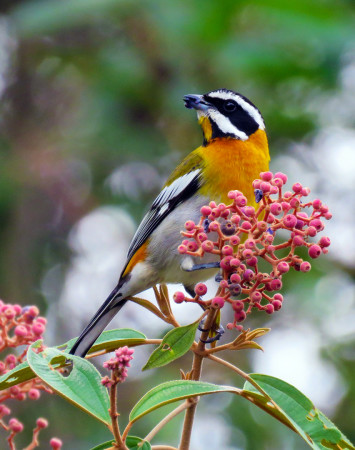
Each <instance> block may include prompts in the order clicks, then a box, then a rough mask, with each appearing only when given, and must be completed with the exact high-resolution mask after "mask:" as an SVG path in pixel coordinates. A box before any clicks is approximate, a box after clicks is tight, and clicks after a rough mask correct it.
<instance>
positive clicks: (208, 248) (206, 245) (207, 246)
mask: <svg viewBox="0 0 355 450" xmlns="http://www.w3.org/2000/svg"><path fill="white" fill-rule="evenodd" d="M201 247H202V250H203V251H204V252H206V253H210V252H212V250H213V249H214V245H213V242H212V241H204V242H202V244H201Z"/></svg>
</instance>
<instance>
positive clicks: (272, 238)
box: [174, 172, 332, 331]
mask: <svg viewBox="0 0 355 450" xmlns="http://www.w3.org/2000/svg"><path fill="white" fill-rule="evenodd" d="M286 182H287V176H286V175H285V174H283V173H281V172H278V173H275V174H273V173H272V172H262V173H261V174H260V179H257V180H254V182H253V188H254V193H255V201H256V203H255V204H256V207H254V206H248V204H247V198H246V197H245V196H244V195H243V194H242V193H241V192H240V191H230V192H229V193H228V198H229V199H231V204H229V205H225V204H224V203H220V204H216V203H215V202H213V201H212V202H210V204H209V205H206V206H203V207H202V208H201V215H202V217H201V220H200V222H199V223H198V224H195V223H194V222H193V221H191V220H189V221H187V222H186V223H185V231H183V232H182V235H183V236H184V237H185V239H184V240H183V242H182V244H181V245H180V246H179V247H178V251H179V253H180V254H183V255H191V256H193V257H197V258H203V257H204V256H205V255H206V256H208V257H209V261H211V259H213V258H215V259H214V260H215V261H220V268H221V273H220V275H219V276H217V277H216V279H217V280H218V281H219V288H218V291H217V294H216V296H215V297H214V298H213V299H212V300H207V301H203V300H202V299H201V296H203V295H205V294H206V293H207V287H206V285H205V284H203V283H198V284H197V285H196V286H195V294H196V295H195V297H194V298H188V297H186V296H185V294H184V293H183V292H176V293H175V294H174V300H175V302H176V303H181V302H183V301H186V302H196V303H199V304H201V305H202V306H212V307H215V308H222V307H223V306H224V304H225V303H226V302H227V303H229V304H230V305H231V306H232V308H233V311H234V321H233V322H232V323H229V324H228V325H227V328H229V329H232V328H236V329H237V330H239V331H241V330H242V329H243V327H242V325H240V323H241V322H243V321H244V320H245V318H246V316H247V315H248V314H250V313H251V312H252V310H253V309H257V310H260V311H265V312H266V313H267V314H272V313H273V312H274V311H278V310H280V309H281V307H282V302H283V296H282V295H281V294H280V293H279V291H280V290H281V289H282V278H283V276H284V275H285V274H286V273H287V272H289V270H290V269H294V270H297V271H300V272H308V271H309V270H310V269H311V264H310V263H309V262H308V261H304V260H303V258H302V257H300V256H299V255H298V254H297V253H298V252H299V250H300V249H301V248H302V247H304V248H306V249H307V250H308V255H309V257H310V258H311V259H316V258H318V257H319V256H320V255H321V254H322V253H323V254H326V253H328V247H329V245H330V239H329V238H328V237H326V236H323V237H320V238H319V237H318V236H317V235H318V233H319V232H321V231H323V229H324V223H323V219H326V220H329V219H331V217H332V215H331V213H330V212H329V209H328V207H327V206H326V205H324V204H323V203H322V202H321V201H320V200H319V199H316V200H313V201H308V199H307V198H306V197H308V195H309V193H310V190H309V188H307V187H303V186H302V185H301V184H300V183H295V184H294V185H293V186H292V190H288V191H286V190H285V184H286ZM284 191H285V192H284ZM312 238H317V239H318V240H317V241H316V242H313V241H312ZM265 262H266V263H267V265H266V264H265ZM196 263H197V264H198V261H197V262H196ZM261 263H262V264H261ZM265 267H269V269H265ZM266 270H267V271H266ZM218 277H219V278H218ZM275 291H276V293H275Z"/></svg>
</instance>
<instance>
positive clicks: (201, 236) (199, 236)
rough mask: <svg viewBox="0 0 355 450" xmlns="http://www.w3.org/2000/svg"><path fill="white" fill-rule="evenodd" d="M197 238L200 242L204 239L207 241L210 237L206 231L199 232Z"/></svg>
mask: <svg viewBox="0 0 355 450" xmlns="http://www.w3.org/2000/svg"><path fill="white" fill-rule="evenodd" d="M197 239H198V240H199V241H200V242H204V241H207V239H208V237H207V234H206V233H198V235H197Z"/></svg>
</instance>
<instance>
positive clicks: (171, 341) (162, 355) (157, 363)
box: [142, 321, 199, 370]
mask: <svg viewBox="0 0 355 450" xmlns="http://www.w3.org/2000/svg"><path fill="white" fill-rule="evenodd" d="M198 324H199V321H196V322H194V323H192V324H190V325H186V326H184V327H178V328H173V329H172V330H170V331H169V332H168V333H167V334H166V335H165V336H164V338H163V341H162V343H161V344H160V345H159V347H158V348H156V349H155V350H154V352H153V353H152V354H151V355H150V357H149V359H148V362H147V363H146V365H145V366H144V367H143V369H142V370H147V369H153V368H154V367H161V366H165V365H166V364H169V363H170V362H171V361H174V360H175V359H177V358H180V356H182V355H184V354H185V353H186V352H188V351H189V349H190V347H191V345H192V343H193V342H194V339H195V334H196V329H197V327H198Z"/></svg>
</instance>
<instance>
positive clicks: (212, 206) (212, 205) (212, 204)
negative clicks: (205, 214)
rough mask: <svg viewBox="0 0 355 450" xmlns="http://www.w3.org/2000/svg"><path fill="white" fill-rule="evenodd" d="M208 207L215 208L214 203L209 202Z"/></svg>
mask: <svg viewBox="0 0 355 450" xmlns="http://www.w3.org/2000/svg"><path fill="white" fill-rule="evenodd" d="M209 205H210V207H211V208H213V209H214V208H216V207H217V205H216V202H213V201H212V202H210V203H209Z"/></svg>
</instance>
